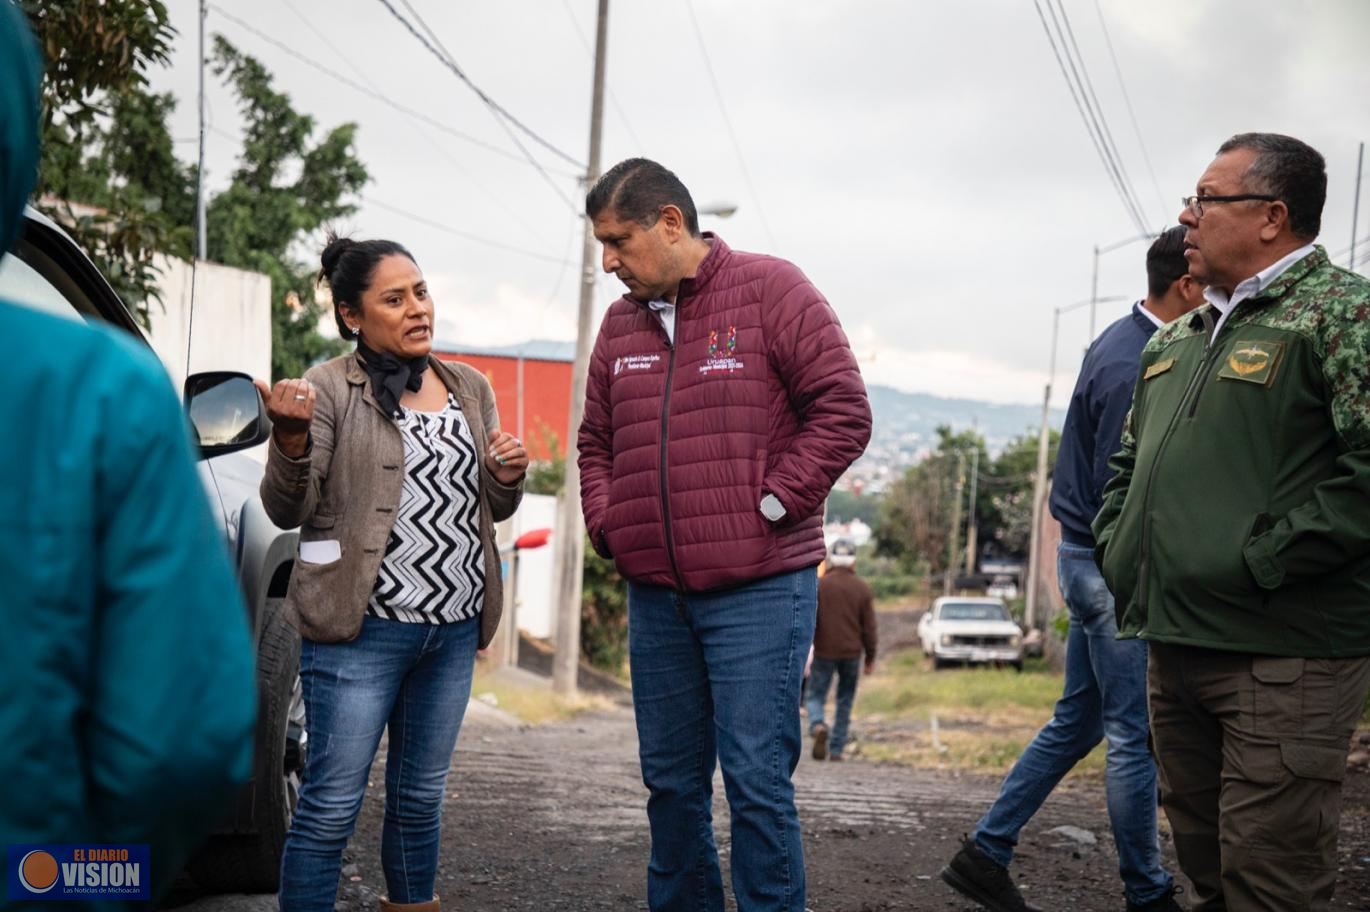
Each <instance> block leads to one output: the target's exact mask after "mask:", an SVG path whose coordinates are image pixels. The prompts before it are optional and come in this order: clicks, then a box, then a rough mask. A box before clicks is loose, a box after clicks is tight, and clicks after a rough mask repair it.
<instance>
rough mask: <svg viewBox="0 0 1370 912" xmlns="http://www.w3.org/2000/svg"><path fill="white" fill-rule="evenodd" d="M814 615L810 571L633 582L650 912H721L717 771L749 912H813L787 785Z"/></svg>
mask: <svg viewBox="0 0 1370 912" xmlns="http://www.w3.org/2000/svg"><path fill="white" fill-rule="evenodd" d="M817 611H818V577H817V574H816V572H815V571H814V569H813V568H808V569H805V570H798V571H795V572H793V573H783V574H780V575H779V576H772V577H769V578H767V579H763V580H758V581H757V582H754V583H750V584H748V585H745V586H740V587H738V588H736V589H729V590H726V591H722V592H711V593H706V594H703V595H693V594H683V593H679V592H674V591H672V590H670V589H663V588H661V587H658V586H643V585H640V584H637V583H630V584H629V586H628V644H629V651H630V653H631V657H632V675H633V709H634V711H635V713H636V716H637V733H638V742H639V748H638V749H639V754H640V758H641V761H642V780H643V782H644V783H646V785H647V789H648V791H649V792H650V797H649V798H648V800H647V820H648V823H649V824H650V826H651V831H652V854H651V860H650V862H649V863H648V867H647V902H648V905H649V906H650V907H651V909H652V910H653V912H666V910H669V912H695V910H698V912H723V880H722V875H721V872H720V869H719V863H718V849H717V847H716V846H715V844H714V830H713V812H712V806H713V777H714V765H715V762H717V763H719V764H720V765H721V766H722V767H723V786H724V790H725V791H726V793H727V796H728V807H729V810H730V811H731V813H732V884H733V894H734V895H735V896H736V898H737V908H738V910H739V912H760V910H766V912H803V909H804V895H805V879H804V847H803V844H802V842H801V839H800V831H799V813H798V811H797V810H796V809H795V805H794V784H793V782H792V781H791V779H790V777H791V776H792V775H793V773H794V768H795V766H796V765H797V764H798V763H799V753H800V748H801V747H802V740H801V736H800V729H799V680H800V677H801V676H802V675H803V673H804V660H805V659H806V658H807V657H808V653H809V643H811V642H812V641H813V626H814V618H815V617H816V615H817Z"/></svg>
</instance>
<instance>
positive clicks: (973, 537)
mask: <svg viewBox="0 0 1370 912" xmlns="http://www.w3.org/2000/svg"><path fill="white" fill-rule="evenodd" d="M979 481H980V448H979V447H978V446H977V447H976V448H975V449H973V450H971V451H970V520H969V522H967V523H966V526H967V529H966V576H970V575H971V574H972V573H974V572H975V552H976V551H977V550H978V549H979V547H980V540H979V539H980V523H979V521H978V518H977V517H976V515H975V497H976V493H977V489H978V488H979Z"/></svg>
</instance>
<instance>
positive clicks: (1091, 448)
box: [942, 226, 1203, 912]
mask: <svg viewBox="0 0 1370 912" xmlns="http://www.w3.org/2000/svg"><path fill="white" fill-rule="evenodd" d="M1184 234H1185V229H1184V228H1183V226H1177V227H1174V228H1171V229H1169V230H1168V231H1166V232H1165V233H1164V234H1162V235H1161V236H1160V237H1159V238H1157V239H1156V241H1155V242H1154V243H1153V244H1152V245H1151V248H1150V249H1149V250H1148V251H1147V255H1146V271H1147V296H1146V299H1145V300H1143V301H1139V302H1137V303H1136V304H1135V305H1133V307H1132V313H1130V314H1128V315H1127V316H1125V317H1123V318H1122V319H1121V320H1118V321H1117V322H1116V323H1114V324H1112V325H1111V326H1109V327H1108V328H1107V329H1105V330H1104V331H1103V333H1102V334H1101V335H1100V336H1099V338H1098V339H1096V340H1095V341H1094V344H1092V345H1091V346H1090V347H1089V351H1088V352H1087V353H1086V354H1085V360H1084V363H1083V364H1082V365H1081V367H1080V376H1079V379H1078V380H1077V381H1076V383H1075V392H1074V393H1073V394H1072V395H1071V399H1070V409H1069V411H1068V412H1067V413H1066V426H1065V429H1064V430H1063V431H1062V434H1061V448H1060V453H1059V455H1058V456H1057V459H1056V472H1055V475H1054V476H1053V479H1052V490H1051V515H1052V516H1054V517H1056V519H1057V520H1058V521H1060V523H1061V547H1060V551H1059V553H1058V555H1057V576H1058V578H1059V579H1060V584H1061V592H1062V594H1063V595H1064V596H1065V600H1066V607H1067V609H1068V611H1069V614H1070V633H1069V635H1068V637H1067V640H1066V676H1065V688H1064V692H1063V693H1062V695H1061V698H1060V700H1058V701H1057V703H1056V707H1055V711H1054V714H1053V716H1052V719H1051V721H1050V722H1048V723H1047V724H1046V727H1045V728H1043V729H1042V730H1041V731H1040V732H1038V733H1037V737H1036V738H1034V739H1033V741H1032V743H1031V744H1029V745H1028V747H1027V749H1026V750H1025V751H1023V755H1022V756H1021V757H1019V758H1018V762H1017V763H1016V764H1015V765H1014V767H1013V769H1012V770H1011V771H1010V772H1009V774H1008V778H1006V779H1005V780H1004V784H1003V786H1002V788H1001V789H1000V791H999V797H998V798H996V799H995V801H994V804H993V805H992V806H991V807H990V809H989V811H988V812H987V813H986V814H985V816H984V817H983V818H981V820H980V822H979V823H977V824H976V826H975V831H974V832H973V833H972V834H971V837H970V838H969V839H967V840H966V842H965V844H964V845H963V846H962V848H961V851H960V852H958V853H957V855H956V857H954V858H953V859H952V860H951V863H950V864H948V865H947V867H945V868H944V869H943V870H942V879H943V880H945V881H946V882H947V883H948V884H950V885H951V886H952V887H954V888H955V889H956V890H957V891H959V892H960V893H963V894H964V895H966V896H968V897H970V898H971V899H973V900H975V901H976V902H978V903H980V904H981V905H982V906H984V907H985V908H987V909H991V910H994V912H1010V910H1011V912H1023V910H1032V909H1033V908H1034V907H1033V906H1030V905H1028V904H1027V903H1026V902H1025V901H1024V899H1023V897H1022V895H1021V894H1020V893H1019V892H1018V888H1017V886H1016V885H1015V884H1014V883H1013V880H1012V878H1010V877H1009V874H1008V864H1009V862H1010V861H1011V860H1012V858H1013V848H1014V846H1015V845H1017V843H1018V834H1019V832H1020V831H1021V830H1022V828H1023V826H1024V825H1025V824H1026V823H1027V822H1028V820H1030V819H1031V818H1032V815H1033V814H1035V813H1036V812H1037V809H1038V808H1039V807H1041V806H1042V803H1043V802H1044V801H1046V798H1047V796H1048V795H1050V794H1051V791H1052V789H1054V788H1055V787H1056V783H1058V782H1060V781H1061V778H1062V777H1064V776H1065V774H1066V773H1068V772H1070V770H1071V768H1072V767H1074V766H1075V764H1076V763H1078V762H1079V761H1080V760H1081V759H1082V758H1083V757H1084V756H1085V755H1086V754H1088V753H1089V752H1090V751H1091V750H1093V749H1094V747H1095V746H1096V745H1097V744H1098V743H1099V741H1100V740H1102V739H1104V738H1107V739H1108V766H1107V774H1106V775H1107V796H1108V814H1109V820H1110V822H1111V823H1112V827H1113V839H1114V842H1115V843H1116V844H1117V846H1118V867H1119V873H1120V874H1121V875H1122V879H1123V893H1124V895H1125V897H1126V899H1127V909H1128V912H1169V910H1176V909H1182V907H1181V906H1180V905H1179V904H1178V903H1177V902H1176V901H1175V898H1174V896H1175V892H1176V888H1175V886H1174V881H1173V878H1172V877H1171V876H1170V874H1169V873H1168V872H1167V871H1166V870H1165V868H1164V867H1162V865H1161V848H1160V842H1159V840H1158V838H1157V835H1156V766H1155V763H1154V761H1153V760H1152V757H1151V752H1150V750H1149V748H1148V744H1147V732H1148V729H1147V707H1146V660H1147V656H1146V644H1145V642H1143V641H1142V640H1136V639H1132V640H1118V639H1117V634H1118V626H1117V619H1116V617H1115V614H1114V609H1113V596H1112V594H1110V593H1109V591H1108V588H1107V587H1106V586H1105V585H1104V581H1103V577H1102V576H1101V575H1100V574H1099V570H1098V568H1097V567H1096V566H1095V564H1094V536H1093V534H1092V533H1091V531H1090V522H1091V521H1092V520H1093V519H1094V515H1095V514H1096V513H1097V512H1098V511H1099V507H1100V504H1101V497H1102V492H1103V489H1104V485H1105V484H1107V483H1108V480H1109V477H1110V472H1109V468H1108V460H1109V457H1110V456H1112V455H1113V454H1114V453H1115V452H1116V451H1117V450H1118V448H1119V440H1120V438H1121V436H1122V429H1123V419H1124V418H1125V417H1126V416H1127V411H1128V409H1129V408H1130V407H1131V405H1132V391H1133V387H1134V386H1135V385H1136V382H1137V371H1138V367H1139V364H1140V361H1141V353H1142V348H1143V347H1144V346H1145V345H1146V343H1147V340H1148V339H1150V338H1151V334H1152V333H1153V332H1154V331H1155V330H1156V329H1157V328H1158V327H1160V326H1163V325H1164V324H1166V323H1168V322H1170V321H1171V320H1174V319H1176V318H1178V317H1180V316H1182V315H1183V314H1185V313H1188V312H1189V311H1190V310H1192V309H1194V308H1195V307H1197V306H1199V305H1200V304H1202V303H1203V287H1202V286H1201V285H1199V284H1198V283H1197V282H1195V281H1194V280H1193V279H1192V278H1190V277H1189V276H1188V275H1187V274H1186V273H1187V269H1188V264H1187V263H1186V261H1185V257H1184Z"/></svg>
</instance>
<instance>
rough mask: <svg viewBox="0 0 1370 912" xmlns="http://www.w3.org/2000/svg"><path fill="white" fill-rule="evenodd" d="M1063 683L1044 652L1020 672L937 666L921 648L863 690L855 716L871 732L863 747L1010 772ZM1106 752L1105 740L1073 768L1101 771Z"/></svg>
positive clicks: (932, 762)
mask: <svg viewBox="0 0 1370 912" xmlns="http://www.w3.org/2000/svg"><path fill="white" fill-rule="evenodd" d="M1061 684H1062V675H1060V674H1058V673H1056V672H1053V671H1051V670H1050V669H1049V668H1047V667H1046V666H1045V665H1044V664H1043V663H1042V662H1041V661H1039V660H1031V659H1030V660H1028V664H1027V666H1026V667H1025V668H1024V670H1023V671H1022V672H1017V671H1014V670H1013V669H1011V668H992V667H983V666H970V667H953V668H948V669H944V670H942V671H933V670H932V665H931V663H930V662H929V661H928V660H926V659H925V658H923V656H922V654H921V653H919V652H917V651H914V652H905V653H899V654H896V655H894V656H891V657H890V658H889V659H888V660H887V661H886V662H885V663H884V664H883V666H882V667H881V669H880V670H879V671H878V672H877V673H876V674H875V675H872V676H869V677H867V678H864V679H863V680H862V682H861V688H860V690H859V691H858V692H857V699H856V708H855V710H854V716H855V718H856V719H857V720H858V725H860V726H861V727H865V728H867V729H868V730H869V733H870V737H869V738H868V739H866V740H864V741H863V742H862V745H861V753H862V754H863V755H864V756H866V757H868V758H870V759H873V760H886V761H892V762H896V763H904V764H908V765H911V766H921V767H932V768H938V769H960V770H970V771H974V772H981V773H993V774H1002V773H1005V772H1007V771H1008V769H1009V768H1010V767H1011V766H1013V763H1014V761H1016V760H1017V759H1018V757H1019V755H1021V754H1022V752H1023V749H1024V748H1025V747H1027V745H1028V742H1030V741H1031V740H1032V738H1033V737H1034V736H1035V735H1036V734H1037V731H1038V730H1039V729H1040V728H1041V727H1042V726H1043V725H1045V724H1046V722H1047V720H1049V719H1050V718H1051V712H1052V707H1053V706H1054V705H1055V703H1056V700H1057V698H1058V697H1060V695H1061ZM934 719H935V720H936V721H935V723H934ZM1104 755H1105V751H1104V747H1103V745H1100V746H1099V747H1097V748H1095V750H1094V751H1093V752H1091V753H1090V754H1089V755H1088V756H1087V757H1085V759H1084V760H1082V761H1081V762H1080V763H1079V764H1078V765H1077V766H1076V768H1075V773H1078V774H1083V775H1087V776H1096V775H1101V774H1102V773H1103V769H1104Z"/></svg>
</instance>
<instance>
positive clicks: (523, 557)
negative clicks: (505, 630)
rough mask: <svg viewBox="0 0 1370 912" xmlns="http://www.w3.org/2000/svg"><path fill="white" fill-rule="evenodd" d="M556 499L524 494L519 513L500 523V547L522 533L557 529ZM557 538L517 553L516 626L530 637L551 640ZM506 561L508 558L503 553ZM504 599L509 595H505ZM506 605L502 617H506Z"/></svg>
mask: <svg viewBox="0 0 1370 912" xmlns="http://www.w3.org/2000/svg"><path fill="white" fill-rule="evenodd" d="M556 516H557V499H556V498H555V497H552V496H550V495H547V494H525V495H524V496H523V503H522V504H521V505H520V506H519V508H518V512H517V513H515V514H514V516H513V518H512V519H510V520H509V521H508V522H504V523H500V530H499V542H500V546H501V547H502V548H503V547H506V546H507V545H508V544H509V543H511V542H512V541H514V539H516V538H518V537H519V536H520V535H522V534H523V533H525V532H531V531H533V530H534V529H554V528H556ZM555 555H556V538H555V536H554V537H553V538H552V539H549V540H548V542H547V544H546V545H543V546H542V547H541V548H534V549H533V550H531V551H521V552H519V570H518V594H517V596H516V597H517V599H518V607H517V609H516V610H517V615H518V619H517V623H518V627H519V629H520V630H523V631H525V632H526V633H527V634H528V635H529V636H534V637H540V638H542V639H550V638H551V637H552V632H553V630H554V629H555V626H556V612H555V611H554V610H553V608H552V603H553V601H554V596H555V593H553V591H552V576H553V564H554V561H553V559H554V557H555ZM505 559H506V560H507V559H508V554H507V553H506V555H505ZM505 596H506V598H507V597H508V593H506V594H505ZM508 610H509V608H508V606H507V605H506V606H505V612H506V614H505V617H508V616H509V615H508V613H507V612H508Z"/></svg>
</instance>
